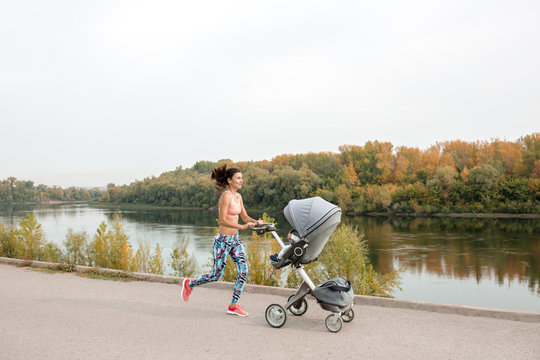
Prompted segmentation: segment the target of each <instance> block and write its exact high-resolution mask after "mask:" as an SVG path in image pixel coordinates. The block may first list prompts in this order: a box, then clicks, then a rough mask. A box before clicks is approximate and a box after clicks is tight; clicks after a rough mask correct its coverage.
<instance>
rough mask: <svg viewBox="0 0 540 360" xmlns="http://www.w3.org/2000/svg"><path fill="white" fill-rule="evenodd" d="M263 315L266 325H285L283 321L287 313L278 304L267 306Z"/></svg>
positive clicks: (278, 326) (285, 319) (277, 326)
mask: <svg viewBox="0 0 540 360" xmlns="http://www.w3.org/2000/svg"><path fill="white" fill-rule="evenodd" d="M264 315H265V317H266V322H267V323H268V325H270V326H271V327H274V328H280V327H282V326H283V325H285V321H287V313H286V312H285V309H284V308H283V307H282V306H281V305H278V304H272V305H270V306H268V307H267V308H266V312H265V314H264Z"/></svg>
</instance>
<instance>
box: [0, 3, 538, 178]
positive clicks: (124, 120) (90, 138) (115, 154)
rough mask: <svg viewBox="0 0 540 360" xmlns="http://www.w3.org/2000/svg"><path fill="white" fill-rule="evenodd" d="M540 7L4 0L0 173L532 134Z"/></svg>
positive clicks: (127, 170)
mask: <svg viewBox="0 0 540 360" xmlns="http://www.w3.org/2000/svg"><path fill="white" fill-rule="evenodd" d="M538 19H540V2H538V1H537V0H531V1H524V0H512V1H510V0H508V1H498V0H480V1H474V0H472V1H471V0H453V1H450V0H449V1H440V0H410V1H397V0H396V1H393V0H387V1H369V2H368V1H315V0H309V1H307V0H306V1H294V0H287V1H277V0H272V1H234V2H232V1H225V0H221V1H183V0H173V1H156V0H153V1H134V0H129V1H114V0H106V1H96V0H94V1H81V0H78V1H77V0H65V1H58V0H56V1H55V0H48V1H42V0H34V1H31V0H29V1H25V0H13V1H9V0H0V179H4V178H6V177H8V176H14V177H17V178H18V179H24V180H33V181H35V182H36V183H44V184H47V185H60V186H71V185H74V186H105V185H106V184H107V183H109V182H114V183H117V184H124V183H130V182H132V181H134V180H135V179H142V178H144V177H147V176H151V175H159V174H160V173H161V172H164V171H169V170H173V169H175V168H176V167H177V166H178V165H182V166H184V167H190V166H192V165H193V164H194V163H195V162H196V161H198V160H212V161H217V160H219V159H222V158H231V159H233V160H235V161H244V160H262V159H269V160H270V159H271V158H272V157H274V156H276V155H279V154H284V153H306V152H310V151H311V152H319V151H333V152H338V146H339V145H342V144H358V145H363V144H364V143H365V142H366V141H368V140H380V141H390V142H392V143H393V144H394V145H395V146H400V145H406V146H418V147H420V148H426V147H428V146H429V145H432V144H434V143H435V142H436V141H443V140H452V139H462V140H471V141H472V140H489V139H491V138H494V137H498V138H506V139H508V140H512V141H514V140H516V139H517V138H518V137H520V136H523V135H526V134H530V133H532V132H537V131H540V120H539V119H540V117H539V115H540V65H539V64H540V46H539V44H540V42H539V41H540V36H539V35H540V21H538Z"/></svg>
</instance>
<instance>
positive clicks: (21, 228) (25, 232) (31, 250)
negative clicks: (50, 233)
mask: <svg viewBox="0 0 540 360" xmlns="http://www.w3.org/2000/svg"><path fill="white" fill-rule="evenodd" d="M15 239H16V241H17V242H18V243H19V245H20V246H21V252H20V255H21V257H22V258H23V259H26V260H44V258H45V255H46V254H45V244H46V242H47V241H46V240H45V234H44V233H43V230H42V228H41V224H40V223H38V222H37V218H36V215H35V214H30V213H28V214H27V215H26V218H24V217H22V218H21V219H20V220H19V224H18V228H17V229H16V230H15Z"/></svg>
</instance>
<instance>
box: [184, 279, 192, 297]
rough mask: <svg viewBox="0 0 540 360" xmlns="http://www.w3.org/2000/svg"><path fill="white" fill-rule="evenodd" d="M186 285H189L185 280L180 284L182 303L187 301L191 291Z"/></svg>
mask: <svg viewBox="0 0 540 360" xmlns="http://www.w3.org/2000/svg"><path fill="white" fill-rule="evenodd" d="M188 284H189V279H185V280H184V282H183V283H182V299H183V300H184V301H188V300H189V295H191V291H193V289H190V288H189V286H188Z"/></svg>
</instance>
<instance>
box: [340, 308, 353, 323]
mask: <svg viewBox="0 0 540 360" xmlns="http://www.w3.org/2000/svg"><path fill="white" fill-rule="evenodd" d="M341 318H342V319H343V321H345V322H351V321H352V320H353V319H354V311H353V309H349V310H347V311H344V312H343V314H341Z"/></svg>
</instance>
